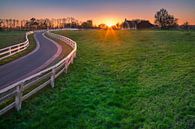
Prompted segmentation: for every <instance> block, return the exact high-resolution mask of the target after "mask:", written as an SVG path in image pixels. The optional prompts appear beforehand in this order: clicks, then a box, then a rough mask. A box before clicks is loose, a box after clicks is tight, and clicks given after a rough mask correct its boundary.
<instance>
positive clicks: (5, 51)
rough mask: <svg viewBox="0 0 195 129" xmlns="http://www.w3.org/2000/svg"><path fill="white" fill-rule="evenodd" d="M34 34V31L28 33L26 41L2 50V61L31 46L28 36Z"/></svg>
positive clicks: (0, 55)
mask: <svg viewBox="0 0 195 129" xmlns="http://www.w3.org/2000/svg"><path fill="white" fill-rule="evenodd" d="M32 33H33V31H30V32H27V33H26V41H24V42H22V43H19V44H16V45H12V46H9V47H6V48H3V49H0V61H1V60H3V59H5V58H7V57H10V56H12V55H14V54H16V53H18V52H21V51H23V50H25V49H26V48H27V47H28V46H29V40H28V35H30V34H32Z"/></svg>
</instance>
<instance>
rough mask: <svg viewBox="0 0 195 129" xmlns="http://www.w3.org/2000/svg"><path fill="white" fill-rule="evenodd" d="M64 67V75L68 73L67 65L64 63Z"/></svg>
mask: <svg viewBox="0 0 195 129" xmlns="http://www.w3.org/2000/svg"><path fill="white" fill-rule="evenodd" d="M64 67H65V71H64V72H65V73H68V66H67V64H66V62H65V65H64Z"/></svg>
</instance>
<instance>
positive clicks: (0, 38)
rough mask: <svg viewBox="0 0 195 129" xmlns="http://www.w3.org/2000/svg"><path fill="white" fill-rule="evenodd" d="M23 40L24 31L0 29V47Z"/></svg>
mask: <svg viewBox="0 0 195 129" xmlns="http://www.w3.org/2000/svg"><path fill="white" fill-rule="evenodd" d="M23 41H25V31H0V49H1V48H5V47H8V46H11V45H14V44H18V43H20V42H23Z"/></svg>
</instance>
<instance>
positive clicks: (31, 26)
mask: <svg viewBox="0 0 195 129" xmlns="http://www.w3.org/2000/svg"><path fill="white" fill-rule="evenodd" d="M38 25H39V23H38V22H37V20H36V19H35V18H31V19H30V21H28V22H27V23H26V26H27V28H28V29H29V30H36V29H37V28H38Z"/></svg>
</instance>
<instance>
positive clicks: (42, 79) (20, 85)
mask: <svg viewBox="0 0 195 129" xmlns="http://www.w3.org/2000/svg"><path fill="white" fill-rule="evenodd" d="M47 35H48V36H50V37H51V38H55V39H58V40H61V41H63V42H64V43H66V44H68V45H69V46H70V47H71V48H72V51H71V52H70V53H69V54H68V56H66V57H65V58H64V59H62V60H61V61H59V62H58V63H57V64H55V65H53V66H51V67H49V68H47V69H44V70H42V71H40V72H38V73H36V74H34V75H32V76H30V77H28V78H25V79H23V80H21V81H19V82H17V83H15V84H12V85H10V86H8V87H6V88H4V89H2V90H0V107H1V109H0V115H2V114H4V113H5V112H7V111H8V110H10V109H12V108H14V107H15V108H16V110H17V111H18V110H20V109H21V106H22V101H24V100H26V99H27V98H29V97H30V96H32V95H33V94H35V93H37V92H38V91H39V90H41V89H42V88H44V87H45V86H47V85H48V84H50V85H51V87H52V88H54V86H55V78H57V77H58V76H59V75H60V74H61V73H63V72H65V73H66V72H67V70H68V67H69V65H70V64H71V63H73V60H74V58H75V57H76V51H77V44H76V42H75V41H73V40H71V39H69V38H67V37H64V36H61V35H57V34H54V33H51V32H49V31H48V32H47Z"/></svg>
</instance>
